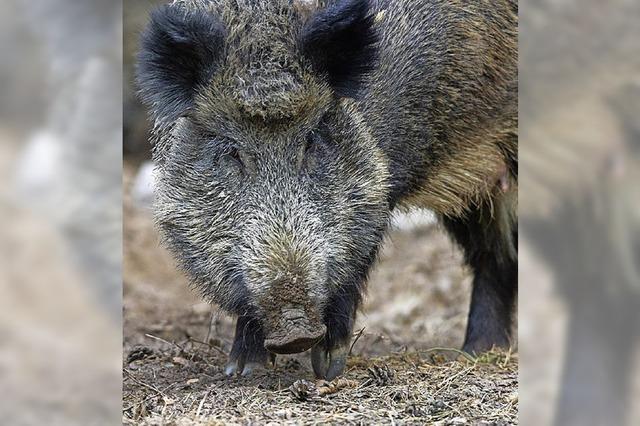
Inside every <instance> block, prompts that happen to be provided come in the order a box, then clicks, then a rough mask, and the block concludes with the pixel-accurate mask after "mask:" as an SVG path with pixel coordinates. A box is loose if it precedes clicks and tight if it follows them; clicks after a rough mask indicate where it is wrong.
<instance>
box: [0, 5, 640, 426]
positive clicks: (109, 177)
mask: <svg viewBox="0 0 640 426" xmlns="http://www.w3.org/2000/svg"><path fill="white" fill-rule="evenodd" d="M126 6H127V11H128V12H127V14H126V15H125V17H124V20H123V19H122V3H120V2H118V1H111V0H85V1H83V2H77V1H73V0H32V1H31V2H28V3H27V2H23V1H19V0H5V2H4V3H3V13H2V14H1V15H0V22H1V24H2V25H0V33H1V36H0V51H1V52H2V57H3V61H2V63H0V90H1V91H2V93H1V96H0V99H1V101H0V174H1V176H0V219H1V220H2V222H1V224H2V225H1V226H0V251H1V256H0V392H1V393H2V395H4V397H3V398H1V399H0V422H1V423H3V424H43V423H44V424H61V425H63V424H64V425H67V424H72V425H73V424H78V425H87V424H113V423H119V422H121V417H122V411H121V409H122V408H121V398H122V390H121V380H122V378H121V369H122V359H121V357H122V351H123V347H122V338H123V335H122V323H121V312H122V311H121V306H122V303H123V302H122V299H121V291H122V280H123V279H122V277H123V270H122V260H123V259H122V248H123V241H122V235H123V234H122V229H123V228H122V226H123V213H122V212H123V207H122V206H123V203H124V211H125V221H124V226H125V228H124V229H125V233H124V238H125V240H126V239H129V241H128V242H127V241H125V250H129V252H126V254H125V259H124V261H125V264H124V265H125V266H124V268H125V273H124V276H125V298H124V307H125V325H124V327H125V336H124V337H125V348H126V347H127V345H133V344H134V343H135V338H136V337H135V336H139V335H141V334H140V333H139V331H140V330H148V329H149V328H153V327H161V328H162V327H165V328H163V330H166V327H167V324H171V323H175V322H174V320H175V319H176V318H178V320H177V321H178V322H177V323H178V324H180V322H179V317H180V315H183V314H184V313H185V312H186V311H185V309H186V310H188V311H189V312H190V313H189V316H190V317H193V315H196V317H198V315H200V316H201V317H204V318H205V321H209V320H208V318H209V315H210V314H211V311H210V309H209V308H208V307H207V306H202V304H201V303H200V301H199V300H198V298H197V297H196V296H195V295H194V294H193V293H191V292H189V290H188V288H187V287H186V285H185V283H184V281H183V278H182V277H181V275H179V274H178V273H176V272H175V269H173V267H172V264H171V262H172V261H171V260H170V258H168V257H166V253H164V252H163V251H162V249H161V248H159V246H158V244H157V240H156V238H157V237H155V234H154V233H153V229H152V225H151V220H150V216H149V213H148V205H149V203H150V201H151V197H152V195H151V192H150V185H151V181H150V173H149V171H150V168H149V165H148V163H146V161H147V160H148V159H149V145H148V144H147V142H146V134H147V131H148V126H147V123H146V121H145V115H144V111H143V110H142V109H141V107H140V105H139V103H138V102H137V101H136V98H135V96H134V88H133V85H132V84H131V79H132V74H133V69H132V66H131V64H132V54H133V52H134V51H135V46H136V39H137V32H138V31H139V28H140V27H141V25H142V24H143V22H144V21H145V19H146V11H148V10H149V9H150V8H151V7H152V6H153V2H151V1H131V0H129V1H126ZM520 19H521V21H520V165H521V168H520V190H519V199H520V201H519V203H520V224H521V227H520V229H521V240H520V254H519V256H520V296H519V310H518V326H519V330H518V335H519V344H518V351H519V356H520V392H519V405H520V422H521V423H522V424H535V425H540V424H558V425H567V424H575V425H589V424H593V425H601V424H602V425H610V424H616V425H617V424H636V423H637V420H638V419H640V407H639V405H640V404H638V401H640V374H639V373H638V365H639V362H638V361H639V359H640V356H639V353H640V352H639V351H638V348H637V346H638V345H637V342H638V332H639V330H640V327H638V325H639V324H638V321H640V319H639V315H638V311H639V307H640V273H639V269H640V266H639V264H640V233H639V232H640V186H639V185H638V183H639V181H638V178H639V176H640V172H639V170H640V168H639V167H638V166H639V165H640V158H639V155H640V152H639V149H640V120H639V119H638V117H640V54H639V53H640V46H639V44H640V41H639V40H640V26H638V25H637V23H638V22H640V21H639V20H640V4H639V2H637V1H634V0H614V1H609V2H600V1H596V0H582V1H578V0H531V1H527V2H522V4H521V6H520ZM123 33H124V38H123ZM123 60H124V68H122V66H121V65H122V61H123ZM123 153H124V159H123ZM123 160H124V161H123ZM123 164H124V166H123ZM123 175H124V186H123V180H122V176H123ZM123 188H124V194H125V197H124V200H123V195H122V194H123ZM127 217H128V219H127ZM392 240H394V241H395V243H392V244H390V245H388V247H387V248H386V249H385V250H386V251H385V254H384V257H383V263H382V265H381V267H380V268H379V269H378V272H377V273H376V276H374V277H373V278H372V288H371V291H372V292H375V293H374V294H376V296H371V298H370V299H368V305H367V307H366V309H365V314H364V316H363V321H365V322H366V323H367V333H368V335H367V336H364V338H363V339H361V340H360V343H359V344H361V345H363V346H362V348H361V350H362V351H372V352H375V351H376V350H380V351H387V350H390V349H397V348H398V347H399V346H401V345H407V344H409V345H413V347H417V348H420V347H426V346H431V345H435V344H443V345H454V346H455V345H456V344H459V342H458V340H460V339H461V332H462V331H461V330H463V329H464V328H463V327H464V319H465V315H466V311H465V309H466V303H467V299H465V298H466V297H468V296H467V294H468V290H469V288H468V281H469V280H468V276H467V275H466V274H465V271H464V270H463V269H461V268H459V267H458V266H457V265H458V261H459V253H458V252H457V250H456V249H455V248H454V247H452V246H451V245H450V243H449V242H448V240H446V238H443V236H442V234H441V233H440V232H439V230H438V229H437V228H434V227H433V224H432V223H431V222H430V219H429V216H428V215H418V216H417V217H411V218H400V219H399V220H398V222H397V223H396V231H395V233H394V237H393V238H392ZM127 247H128V249H127ZM406 253H414V257H408V258H407V256H406ZM128 259H130V260H128ZM389 259H390V260H389ZM420 260H422V262H421V263H420ZM127 262H128V263H127ZM416 264H421V265H426V266H424V268H426V269H425V270H419V269H418V270H416V266H415V265H416ZM385 265H387V266H385ZM387 283H393V284H392V286H389V287H385V285H386V284H387ZM425 288H426V289H427V291H423V290H422V289H425ZM376 289H377V290H376ZM180 303H184V304H185V305H183V306H180ZM185 306H188V308H185ZM127 309H128V311H129V312H130V316H127V314H126V312H127ZM163 309H166V310H163ZM194 312H195V314H194ZM217 315H218V314H216V318H219V320H216V321H219V323H220V324H221V325H220V327H222V330H224V327H225V325H224V324H225V323H228V321H229V320H228V319H225V318H224V317H221V316H217ZM126 321H130V322H129V323H128V324H129V325H127V322H126ZM184 321H186V320H184ZM187 325H188V324H187ZM127 327H129V328H127ZM127 330H130V331H129V335H127ZM174 331H175V330H173V331H172V330H168V331H167V332H168V333H171V332H174ZM178 331H179V330H178ZM380 336H396V341H393V340H386V341H385V339H384V338H382V339H381V338H380ZM127 338H128V339H129V340H127ZM365 345H368V346H365ZM363 348H365V349H363ZM372 348H373V349H372ZM376 348H377V349H376Z"/></svg>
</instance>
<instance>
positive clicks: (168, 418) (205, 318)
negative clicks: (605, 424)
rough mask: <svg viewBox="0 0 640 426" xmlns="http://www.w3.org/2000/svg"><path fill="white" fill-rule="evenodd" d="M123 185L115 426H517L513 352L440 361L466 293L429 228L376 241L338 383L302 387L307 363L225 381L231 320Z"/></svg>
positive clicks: (458, 334) (455, 331)
mask: <svg viewBox="0 0 640 426" xmlns="http://www.w3.org/2000/svg"><path fill="white" fill-rule="evenodd" d="M133 173H134V169H133V167H132V166H131V165H127V166H126V167H125V181H124V185H125V205H124V219H125V224H124V249H125V252H124V348H123V351H124V356H123V360H124V365H123V369H124V372H123V380H124V384H123V422H124V423H125V424H143V425H156V424H157V425H160V424H162V425H213V424H267V423H271V424H333V423H336V424H342V423H345V424H442V425H445V424H452V425H454V424H500V425H503V424H505V425H506V424H516V423H517V410H518V381H517V380H518V374H517V372H518V356H517V353H514V352H512V351H509V352H492V353H489V354H486V355H484V356H482V357H480V358H475V359H472V358H467V357H464V356H461V355H460V354H459V353H457V352H455V351H453V350H445V349H443V348H458V347H460V345H461V343H462V339H463V334H464V327H465V323H466V315H467V311H468V303H469V294H470V290H471V286H470V275H469V272H468V271H467V270H466V269H465V268H463V267H462V266H461V265H462V259H461V253H460V252H459V250H458V249H457V248H456V247H454V246H453V245H452V244H451V242H450V241H449V239H448V238H447V236H446V235H445V234H444V233H443V232H442V230H441V229H439V227H438V226H437V225H435V224H432V223H431V224H422V225H417V226H407V225H406V223H404V225H403V226H400V227H398V229H396V230H394V231H392V232H391V233H390V235H389V238H388V240H387V242H386V244H385V246H384V249H383V251H382V256H381V259H380V262H379V264H378V265H377V267H376V269H375V271H374V273H373V274H372V276H371V278H370V282H369V292H368V296H367V298H366V301H365V304H364V306H363V309H362V312H361V313H360V316H359V319H358V324H357V326H356V329H355V331H356V332H355V336H354V340H355V343H354V344H353V347H352V352H351V357H350V358H349V361H348V364H347V370H346V373H345V374H344V375H343V377H342V378H340V379H338V380H335V381H334V382H332V383H326V382H318V381H315V380H314V377H313V373H312V370H311V366H310V361H309V359H308V354H299V355H293V356H280V357H278V359H277V360H276V364H275V365H274V366H271V367H269V368H266V369H265V370H262V371H258V372H255V373H254V375H253V376H251V377H248V378H243V377H240V378H237V377H233V378H229V377H226V376H225V375H224V373H223V369H224V364H225V362H226V354H227V353H228V352H229V349H230V347H231V342H232V339H233V318H230V317H228V316H227V315H225V314H224V313H222V312H221V311H219V310H218V309H217V308H216V307H212V306H210V305H209V304H207V303H204V302H203V301H202V300H201V299H200V298H199V296H198V295H197V293H196V292H194V291H192V290H190V288H189V285H188V282H187V280H186V278H185V277H184V275H183V274H182V273H180V272H179V271H178V270H177V269H176V267H175V262H174V261H173V259H172V258H171V256H170V255H169V254H168V253H167V252H166V250H165V249H163V248H162V247H161V245H160V243H159V238H158V235H157V233H156V231H155V230H154V227H153V222H152V219H151V215H150V214H149V212H148V211H147V210H146V209H145V208H144V207H140V206H137V205H135V203H134V202H132V199H131V197H130V195H129V189H130V187H131V180H132V175H133ZM405 222H406V221H405Z"/></svg>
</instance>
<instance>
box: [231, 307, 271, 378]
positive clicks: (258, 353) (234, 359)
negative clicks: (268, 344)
mask: <svg viewBox="0 0 640 426" xmlns="http://www.w3.org/2000/svg"><path fill="white" fill-rule="evenodd" d="M274 360H275V355H273V354H270V353H269V352H267V350H266V349H265V348H264V332H263V331H262V326H261V325H260V322H259V321H258V320H257V319H255V318H253V317H251V316H240V317H238V320H237V322H236V335H235V338H234V340H233V346H232V347H231V353H230V354H229V362H228V363H227V365H226V367H225V370H224V372H225V374H226V375H228V376H232V375H236V374H239V375H243V376H247V375H249V374H251V373H252V372H253V370H255V369H256V368H258V367H262V366H264V365H265V364H267V362H268V361H271V362H273V361H274Z"/></svg>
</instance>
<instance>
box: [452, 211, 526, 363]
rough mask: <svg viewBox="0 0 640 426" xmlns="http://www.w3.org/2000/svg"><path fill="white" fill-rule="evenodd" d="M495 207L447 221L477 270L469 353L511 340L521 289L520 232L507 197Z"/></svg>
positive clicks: (467, 341) (466, 342) (466, 344)
mask: <svg viewBox="0 0 640 426" xmlns="http://www.w3.org/2000/svg"><path fill="white" fill-rule="evenodd" d="M494 207H495V209H491V208H489V206H485V208H476V209H474V210H472V211H471V212H469V213H468V215H467V216H466V217H464V218H444V219H443V222H444V225H445V227H446V228H447V230H448V231H449V233H450V234H451V236H452V237H453V239H454V240H455V241H456V242H457V243H458V244H459V245H460V246H461V247H462V249H463V250H464V254H465V259H466V261H467V263H468V265H469V266H470V267H471V270H472V271H473V274H474V278H473V291H472V294H471V306H470V309H469V317H468V322H467V331H466V335H465V340H464V346H463V350H464V351H466V352H468V353H480V352H484V351H487V350H489V349H491V348H492V347H493V346H497V347H509V346H510V344H511V326H512V315H513V311H514V308H515V300H516V297H517V292H518V263H517V244H518V243H517V238H518V230H517V223H516V220H515V219H512V216H511V215H512V213H511V212H509V211H506V209H507V206H505V205H504V203H502V201H500V200H498V201H497V203H495V204H494Z"/></svg>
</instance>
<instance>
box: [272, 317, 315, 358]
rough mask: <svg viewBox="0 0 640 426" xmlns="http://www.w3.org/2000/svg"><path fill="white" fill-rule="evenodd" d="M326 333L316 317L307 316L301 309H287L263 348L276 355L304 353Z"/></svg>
mask: <svg viewBox="0 0 640 426" xmlns="http://www.w3.org/2000/svg"><path fill="white" fill-rule="evenodd" d="M326 332H327V327H326V326H325V325H324V324H322V322H320V321H319V319H318V315H313V314H312V315H309V314H308V313H307V312H305V309H303V308H301V307H287V308H285V309H283V310H282V313H281V315H280V316H279V321H278V325H277V326H276V327H274V328H273V329H272V330H271V331H270V332H269V333H267V337H266V339H265V341H264V347H265V348H266V349H267V350H268V351H270V352H274V353H277V354H293V353H298V352H304V351H306V350H307V349H310V348H311V347H312V346H313V345H315V344H316V343H318V342H319V341H320V340H321V339H322V338H323V337H324V335H325V333H326Z"/></svg>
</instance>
